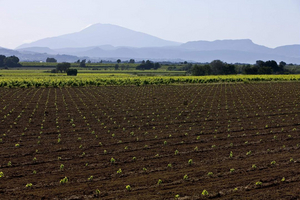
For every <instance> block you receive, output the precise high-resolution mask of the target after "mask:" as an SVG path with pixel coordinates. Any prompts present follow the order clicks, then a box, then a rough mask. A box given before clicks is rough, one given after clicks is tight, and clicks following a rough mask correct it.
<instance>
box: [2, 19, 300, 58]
mask: <svg viewBox="0 0 300 200" xmlns="http://www.w3.org/2000/svg"><path fill="white" fill-rule="evenodd" d="M4 51H5V50H4V49H0V54H1V52H2V54H3V52H4ZM7 51H10V52H9V53H15V55H16V56H19V57H20V59H21V60H41V59H44V57H45V58H46V57H55V58H59V59H58V61H68V62H74V61H76V59H78V58H83V57H85V58H87V57H88V58H89V59H93V60H100V59H105V60H107V59H111V60H115V59H119V58H120V59H121V60H127V59H128V60H129V59H131V58H133V59H136V60H143V59H150V60H156V61H184V60H187V61H194V62H211V61H212V60H216V59H220V60H222V61H225V62H229V63H236V62H239V63H255V61H256V60H276V61H277V62H280V61H285V62H287V63H297V64H300V45H299V44H298V45H287V46H281V47H277V48H274V49H272V48H268V47H265V46H262V45H258V44H255V43H253V42H252V41H251V40H249V39H242V40H216V41H212V42H209V41H191V42H187V43H184V44H181V43H178V42H173V41H168V40H163V39H160V38H158V37H154V36H151V35H148V34H145V33H140V32H136V31H132V30H129V29H126V28H122V27H120V26H115V25H110V24H95V25H92V26H89V27H88V28H86V29H84V30H82V31H79V32H76V33H71V34H66V35H62V36H57V37H51V38H45V39H42V40H38V41H35V42H32V43H29V44H23V45H21V46H19V47H18V48H17V49H16V51H13V50H7ZM17 54H18V55H17ZM62 54H66V55H63V56H62ZM68 55H69V56H68ZM64 57H65V58H64ZM73 59H74V60H73ZM44 60H45V59H44ZM44 60H43V61H44Z"/></svg>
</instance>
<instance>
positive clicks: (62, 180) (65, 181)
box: [59, 176, 69, 184]
mask: <svg viewBox="0 0 300 200" xmlns="http://www.w3.org/2000/svg"><path fill="white" fill-rule="evenodd" d="M68 182H69V179H68V177H66V176H65V178H63V179H61V180H60V181H59V183H60V184H65V183H68Z"/></svg>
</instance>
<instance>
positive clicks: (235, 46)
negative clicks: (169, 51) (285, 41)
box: [181, 39, 270, 53]
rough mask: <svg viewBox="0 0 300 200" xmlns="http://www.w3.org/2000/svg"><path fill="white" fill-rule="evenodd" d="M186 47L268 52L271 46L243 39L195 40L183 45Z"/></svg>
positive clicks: (202, 49)
mask: <svg viewBox="0 0 300 200" xmlns="http://www.w3.org/2000/svg"><path fill="white" fill-rule="evenodd" d="M181 47H182V48H184V49H190V50H198V51H215V50H232V51H247V52H256V53H268V52H269V51H270V48H268V47H265V46H262V45H257V44H254V43H253V42H252V41H251V40H249V39H242V40H216V41H212V42H209V41H194V42H187V43H185V44H182V45H181Z"/></svg>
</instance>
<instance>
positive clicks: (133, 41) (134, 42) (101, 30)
mask: <svg viewBox="0 0 300 200" xmlns="http://www.w3.org/2000/svg"><path fill="white" fill-rule="evenodd" d="M179 44H180V43H177V42H173V41H168V40H163V39H160V38H158V37H155V36H151V35H149V34H146V33H142V32H138V31H133V30H130V29H127V28H124V27H121V26H117V25H111V24H100V23H98V24H94V25H91V26H89V27H87V28H85V29H83V30H81V31H78V32H75V33H68V34H64V35H61V36H56V37H48V38H44V39H41V40H37V41H35V42H32V43H27V44H22V45H20V46H18V47H17V48H16V49H20V48H26V47H49V48H51V49H58V48H81V47H89V46H100V45H113V46H132V47H148V46H150V47H162V46H173V45H179Z"/></svg>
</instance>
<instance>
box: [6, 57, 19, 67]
mask: <svg viewBox="0 0 300 200" xmlns="http://www.w3.org/2000/svg"><path fill="white" fill-rule="evenodd" d="M19 61H20V60H19V58H18V57H16V56H10V57H6V58H5V59H4V66H6V67H20V66H22V65H21V64H20V63H19Z"/></svg>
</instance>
